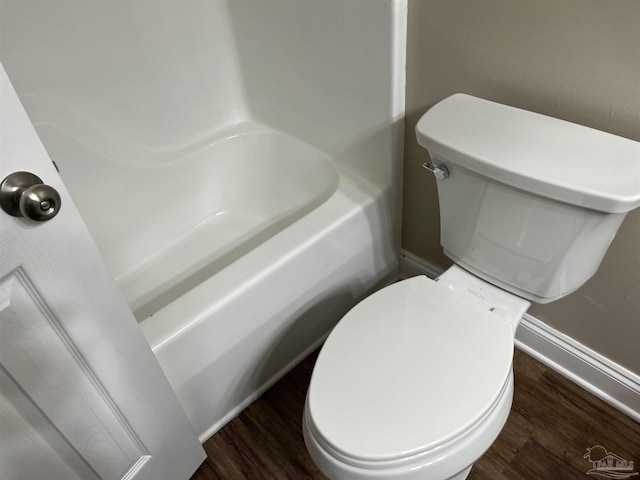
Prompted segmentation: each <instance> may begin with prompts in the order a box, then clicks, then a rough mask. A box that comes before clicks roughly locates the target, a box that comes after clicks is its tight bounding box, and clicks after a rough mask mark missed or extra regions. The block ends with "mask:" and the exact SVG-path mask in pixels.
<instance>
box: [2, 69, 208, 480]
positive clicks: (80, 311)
mask: <svg viewBox="0 0 640 480" xmlns="http://www.w3.org/2000/svg"><path fill="white" fill-rule="evenodd" d="M0 76H1V77H2V78H1V80H2V83H1V90H0V107H1V115H0V181H1V180H2V179H4V178H5V177H6V176H7V175H9V174H11V173H13V172H16V171H28V172H31V173H33V174H35V175H37V176H38V177H40V178H41V179H42V180H43V183H45V184H48V185H50V186H52V187H53V188H55V189H56V190H57V191H58V192H59V194H60V197H61V205H60V207H61V208H60V210H59V213H58V214H57V216H55V217H54V218H51V219H49V220H47V221H44V222H39V223H36V222H33V221H29V220H27V219H26V218H21V217H15V216H11V215H9V214H7V213H5V212H4V211H3V210H0V479H2V480H38V479H43V480H56V479H60V480H73V479H81V480H95V479H110V480H118V479H122V480H125V479H126V480H134V479H135V480H142V479H145V480H146V479H148V480H184V479H188V478H189V477H190V476H191V474H192V473H193V472H194V471H195V469H196V468H197V467H198V465H199V464H200V463H201V462H202V460H203V459H204V457H205V454H204V451H203V449H202V447H201V446H200V443H199V442H198V439H197V438H196V436H195V434H194V432H193V429H192V427H191V425H190V424H189V422H188V420H187V418H186V416H185V414H184V411H183V410H182V408H181V407H180V405H179V404H178V400H177V399H176V397H175V395H174V393H173V391H172V390H171V387H170V386H169V383H168V382H167V380H166V378H165V377H164V375H163V373H162V371H161V369H160V366H159V365H158V363H157V362H156V359H155V357H154V355H153V353H152V351H151V349H150V348H149V346H148V345H147V343H146V341H145V339H144V337H143V335H142V333H141V331H140V329H139V328H138V324H137V323H136V321H135V319H134V317H133V314H132V313H131V311H130V309H129V307H128V306H127V304H126V303H125V301H124V299H123V297H122V296H121V294H120V292H119V291H118V289H117V287H116V285H115V281H114V280H113V277H112V276H111V274H110V272H109V270H108V269H107V267H106V265H105V263H104V261H103V260H102V258H101V256H100V254H99V252H98V250H97V248H96V246H95V244H94V242H93V239H92V238H91V236H90V234H89V232H88V230H87V228H86V227H85V225H84V223H83V221H82V219H81V218H80V215H79V213H78V211H77V210H76V207H75V206H74V204H73V202H72V200H71V198H70V196H69V193H68V192H67V190H66V188H65V186H64V184H63V183H62V181H61V179H60V177H59V176H58V174H57V172H56V170H55V168H54V166H53V164H52V162H51V160H50V159H49V157H48V155H47V153H46V151H45V149H44V147H43V146H42V144H41V143H40V140H39V138H38V137H37V135H36V133H35V130H34V129H33V127H32V125H31V123H30V121H29V119H28V117H27V115H26V113H25V111H24V109H23V108H22V105H21V104H20V102H19V100H18V98H17V96H16V94H15V91H14V90H13V88H12V86H11V84H10V83H9V80H8V78H7V75H6V73H5V71H4V69H3V68H2V67H1V66H0ZM113 187H114V188H113V194H114V195H121V194H124V193H125V192H121V191H120V190H119V188H118V186H117V185H114V186H113ZM48 207H50V205H43V208H45V209H46V208H48ZM104 208H105V210H106V209H108V208H109V199H108V198H105V199H104Z"/></svg>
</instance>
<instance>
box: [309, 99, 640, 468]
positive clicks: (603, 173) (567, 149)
mask: <svg viewBox="0 0 640 480" xmlns="http://www.w3.org/2000/svg"><path fill="white" fill-rule="evenodd" d="M416 132H417V136H418V143H420V145H422V146H423V147H425V148H426V149H427V150H428V151H429V153H430V155H431V159H432V163H433V164H434V165H435V167H433V166H429V165H425V167H426V168H428V169H429V170H432V171H434V173H435V174H436V177H437V178H438V180H439V181H438V196H439V200H440V218H441V232H442V236H441V243H442V245H443V247H444V250H445V253H446V254H447V256H449V257H450V258H451V259H452V260H453V261H454V262H455V263H456V265H454V266H453V267H451V268H450V269H449V270H447V271H446V272H445V273H444V274H442V275H441V276H440V277H439V278H438V279H436V280H430V279H428V278H427V277H414V278H411V279H408V280H404V281H401V282H399V283H396V284H393V285H391V286H388V287H386V288H383V289H382V290H380V291H378V292H376V293H374V294H373V295H371V296H370V297H368V298H367V299H365V300H364V301H362V302H361V303H360V304H358V305H357V306H356V307H354V308H353V309H352V310H351V311H350V312H349V313H347V315H346V316H345V317H344V318H343V319H342V320H341V321H340V322H339V323H338V325H337V326H336V328H335V329H334V330H333V331H332V333H331V334H330V335H329V337H328V338H327V341H326V342H325V344H324V346H323V347H322V351H321V352H320V355H319V357H318V360H317V362H316V365H315V368H314V371H313V375H312V378H311V384H310V386H309V391H308V393H307V401H306V405H305V412H304V419H303V431H304V438H305V443H306V445H307V448H308V450H309V452H310V454H311V456H312V458H313V460H314V461H315V462H316V464H317V465H318V466H319V468H320V469H321V470H322V471H323V472H324V473H325V474H326V475H327V476H328V477H329V478H330V479H332V480H368V479H380V480H381V479H385V480H386V479H388V480H391V479H393V480H414V479H420V480H445V479H456V480H462V479H464V478H466V477H467V475H468V474H469V472H470V471H471V467H472V465H473V462H475V461H476V460H477V459H478V458H479V457H480V456H481V455H482V454H483V453H484V452H486V451H487V450H488V449H489V447H490V446H491V444H492V443H493V441H494V440H495V438H496V437H497V436H498V434H499V433H500V430H501V429H502V427H503V426H504V423H505V422H506V420H507V417H508V415H509V410H510V408H511V401H512V398H513V373H512V359H513V341H514V333H515V330H516V328H517V326H518V323H519V321H520V319H521V318H522V315H523V314H524V313H525V311H526V310H527V308H528V307H529V305H530V303H529V301H533V302H537V303H547V302H551V301H553V300H556V299H558V298H561V297H564V296H565V295H568V294H570V293H571V292H573V291H574V290H575V289H577V288H578V287H580V286H581V285H582V284H583V283H584V282H585V281H587V280H588V279H589V278H590V277H591V275H593V273H594V272H595V271H596V270H597V268H598V266H599V265H600V261H601V260H602V257H603V255H604V254H605V252H606V250H607V248H608V246H609V243H610V242H611V240H612V239H613V237H614V235H615V233H616V231H617V229H618V227H619V226H620V224H621V222H622V220H623V219H624V217H625V215H626V213H627V212H628V211H629V210H631V209H633V208H636V207H637V206H639V205H640V143H637V142H634V141H631V140H628V139H625V138H621V137H617V136H614V135H610V134H607V133H603V132H600V131H597V130H593V129H590V128H587V127H583V126H579V125H575V124H572V123H568V122H565V121H561V120H557V119H554V118H550V117H546V116H543V115H539V114H535V113H531V112H527V111H524V110H519V109H516V108H512V107H507V106H504V105H500V104H497V103H493V102H489V101H486V100H481V99H478V98H475V97H471V96H468V95H462V94H458V95H453V96H451V97H449V98H447V99H445V100H443V101H441V102H440V103H438V104H437V105H435V106H434V107H433V108H431V109H430V110H429V111H428V112H427V113H425V114H424V116H423V117H422V118H421V119H420V121H419V122H418V125H417V126H416Z"/></svg>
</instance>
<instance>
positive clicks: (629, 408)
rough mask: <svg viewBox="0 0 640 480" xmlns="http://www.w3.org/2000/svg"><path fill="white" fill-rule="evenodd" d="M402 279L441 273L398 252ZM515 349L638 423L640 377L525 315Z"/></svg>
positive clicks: (639, 417)
mask: <svg viewBox="0 0 640 480" xmlns="http://www.w3.org/2000/svg"><path fill="white" fill-rule="evenodd" d="M401 253H402V254H401V259H400V262H401V266H400V271H401V273H402V276H403V278H406V277H411V276H414V275H427V276H428V277H431V278H434V277H436V276H438V275H439V274H440V273H442V270H441V269H439V268H438V267H435V266H434V265H431V264H429V263H428V262H425V261H424V260H422V259H420V258H419V257H416V256H415V255H413V254H411V253H409V252H405V251H402V252H401ZM515 344H516V347H517V348H519V349H520V350H522V351H523V352H525V353H527V354H529V355H531V356H532V357H533V358H535V359H536V360H538V361H540V362H541V363H543V364H544V365H547V366H548V367H550V368H552V369H554V370H555V371H557V372H558V373H560V374H561V375H563V376H565V377H566V378H568V379H569V380H571V381H573V382H574V383H576V384H578V385H579V386H580V387H582V388H584V389H585V390H586V391H588V392H590V393H592V394H593V395H595V396H596V397H598V398H600V399H602V400H603V401H605V402H606V403H608V404H609V405H611V406H612V407H614V408H616V409H618V410H620V411H621V412H623V413H624V414H626V415H628V416H629V417H631V418H632V419H634V420H635V421H636V422H639V423H640V375H638V374H636V373H634V372H631V371H629V370H627V369H626V368H624V367H623V366H621V365H618V364H617V363H615V362H613V361H611V360H609V359H608V358H606V357H604V356H603V355H600V354H599V353H597V352H595V351H594V350H592V349H590V348H589V347H587V346H586V345H583V344H582V343H580V342H578V341H577V340H575V339H574V338H572V337H569V336H568V335H565V334H564V333H562V332H560V331H558V330H556V329H554V328H552V327H550V326H549V325H547V324H545V323H544V322H542V321H540V320H538V319H537V318H535V317H533V316H531V315H529V314H525V316H524V318H523V319H522V320H521V322H520V326H519V327H518V330H517V331H516V339H515Z"/></svg>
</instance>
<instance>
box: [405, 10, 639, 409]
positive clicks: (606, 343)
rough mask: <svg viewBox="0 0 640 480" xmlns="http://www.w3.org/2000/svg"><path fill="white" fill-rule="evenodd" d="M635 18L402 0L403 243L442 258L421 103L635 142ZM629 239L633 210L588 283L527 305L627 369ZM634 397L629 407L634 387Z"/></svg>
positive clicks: (632, 279) (633, 265) (635, 224)
mask: <svg viewBox="0 0 640 480" xmlns="http://www.w3.org/2000/svg"><path fill="white" fill-rule="evenodd" d="M638 24H640V3H638V2H637V1H625V0H620V1H616V2H607V1H603V0H595V1H591V0H583V1H579V2H574V1H557V2H541V1H535V0H524V1H518V2H505V1H499V0H485V1H482V2H476V1H469V0H412V1H410V2H409V15H408V44H407V100H406V106H407V117H406V124H405V167H404V170H405V177H404V207H403V240H402V247H403V251H404V252H406V253H408V254H409V255H410V256H413V257H417V258H418V259H420V261H421V262H422V264H423V265H424V264H425V263H426V264H427V265H429V268H430V267H435V270H439V269H446V268H447V267H448V266H449V265H450V263H451V262H450V260H448V259H447V258H446V257H444V255H443V254H442V253H441V252H442V249H441V247H440V238H439V228H438V225H439V218H438V202H437V196H436V186H435V182H434V180H433V179H432V176H431V175H429V174H427V173H428V172H424V171H423V170H422V168H421V165H422V163H423V162H424V161H425V155H424V153H423V152H422V151H421V150H422V149H420V148H419V147H418V145H417V143H416V140H415V137H414V136H413V133H412V132H413V128H414V127H415V124H416V122H417V120H418V119H419V118H420V115H422V113H424V111H426V110H427V109H428V108H429V107H431V106H432V105H434V104H435V103H436V102H438V101H439V100H441V99H443V98H445V97H447V96H448V95H451V94H453V93H456V92H465V93H468V94H471V95H477V96H480V97H483V98H487V99H489V100H493V101H497V102H501V103H505V104H509V105H513V106H516V107H520V108H524V109H527V110H532V111H535V112H538V113H542V114H546V115H550V116H553V117H557V118H561V119H564V120H568V121H572V122H575V123H579V124H583V125H586V126H590V127H593V128H597V129H600V130H603V131H606V132H610V133H614V134H617V135H620V136H624V137H627V138H630V139H633V140H640V57H639V56H638V52H639V51H640V31H639V30H638V28H637V26H638ZM603 175H606V160H604V159H603ZM638 238H640V212H639V211H634V212H631V213H630V214H629V215H628V216H627V218H626V219H625V221H624V223H623V224H622V226H621V228H620V230H619V232H618V234H617V236H616V238H615V239H614V241H613V243H612V245H611V247H610V249H609V251H608V253H607V255H606V256H605V258H604V261H603V263H602V265H601V266H600V269H599V271H598V272H597V273H596V274H595V275H594V277H593V278H592V279H591V280H590V281H588V282H587V284H586V285H584V286H583V287H582V288H581V289H579V290H578V291H577V292H576V293H574V294H573V295H570V296H568V297H567V298H565V299H562V300H559V301H557V302H554V303H551V304H549V305H536V306H535V307H533V308H532V309H531V312H530V313H531V314H532V315H533V317H535V318H537V319H538V320H540V321H542V322H544V324H545V325H547V326H548V327H550V329H551V330H553V331H557V332H558V333H559V334H560V335H561V336H562V335H566V337H567V338H569V339H571V341H572V342H575V343H577V344H582V345H584V346H586V347H587V350H586V351H587V352H588V351H589V350H591V351H593V352H595V353H596V354H598V355H601V356H602V358H604V359H606V361H607V362H612V364H613V365H616V364H618V365H620V366H621V367H622V370H626V371H628V372H630V375H631V378H636V379H637V378H638V376H640V356H639V355H638V339H640V322H639V321H638V318H640V295H638V291H639V289H640V250H638ZM425 261H426V262H425ZM553 336H554V335H551V336H550V337H549V338H551V337H553ZM556 337H557V336H556ZM561 350H562V349H561V348H560V349H559V350H558V351H561ZM585 358H586V356H585ZM632 383H635V382H632ZM633 395H635V397H633V398H635V400H633V402H636V403H635V405H636V406H635V408H636V411H637V412H638V411H640V406H639V404H638V402H640V391H638V390H636V391H635V393H634V394H633Z"/></svg>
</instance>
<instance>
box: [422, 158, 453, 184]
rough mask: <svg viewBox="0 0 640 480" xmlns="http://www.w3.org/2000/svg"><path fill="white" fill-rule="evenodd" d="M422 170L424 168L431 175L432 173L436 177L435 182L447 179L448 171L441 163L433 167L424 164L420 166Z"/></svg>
mask: <svg viewBox="0 0 640 480" xmlns="http://www.w3.org/2000/svg"><path fill="white" fill-rule="evenodd" d="M422 168H426V169H427V170H429V171H430V172H431V173H433V174H434V175H435V177H436V180H444V179H445V178H448V177H449V169H448V168H447V167H446V165H444V164H442V163H441V164H440V165H436V166H435V167H434V166H433V165H429V164H428V163H426V162H425V163H423V164H422Z"/></svg>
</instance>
